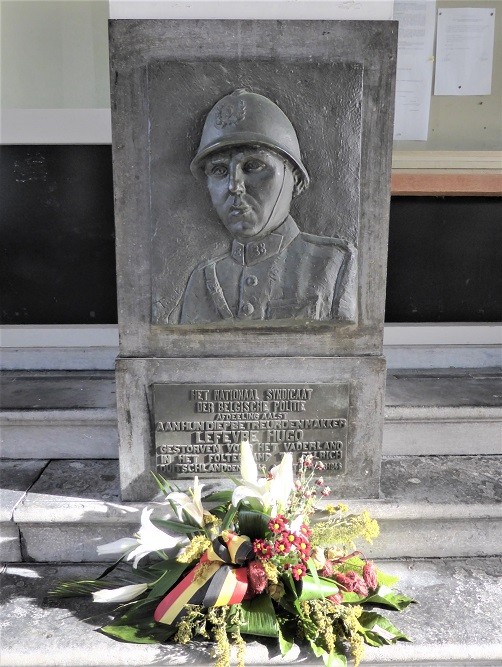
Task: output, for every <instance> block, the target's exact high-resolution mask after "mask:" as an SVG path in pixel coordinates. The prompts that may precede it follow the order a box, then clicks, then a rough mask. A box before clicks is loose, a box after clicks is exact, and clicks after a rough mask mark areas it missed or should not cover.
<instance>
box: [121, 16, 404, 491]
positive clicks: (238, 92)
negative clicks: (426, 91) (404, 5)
mask: <svg viewBox="0 0 502 667" xmlns="http://www.w3.org/2000/svg"><path fill="white" fill-rule="evenodd" d="M110 36H111V37H110V39H111V83H112V113H113V160H114V179H115V204H116V205H115V211H116V234H117V267H118V270H117V274H118V306H119V327H120V357H119V359H118V361H117V386H118V411H119V431H120V465H121V486H122V496H123V499H124V500H147V499H149V498H151V497H152V495H153V494H154V492H155V487H154V484H153V482H152V479H151V475H150V470H155V469H157V470H158V471H159V472H161V473H162V474H164V475H165V476H166V477H173V478H175V479H176V481H177V483H178V484H179V485H180V486H184V485H185V486H186V485H189V484H190V478H193V475H194V474H199V475H200V476H201V477H205V478H207V479H205V482H207V483H208V484H209V485H210V486H215V485H216V486H217V485H219V484H222V483H224V479H225V475H226V473H230V474H234V472H235V467H236V466H237V465H238V461H237V459H236V456H235V454H236V450H235V445H236V444H238V442H239V441H240V439H241V438H242V437H248V436H250V438H251V441H252V442H254V444H255V451H256V453H257V456H258V458H259V459H260V462H261V463H263V465H264V466H265V467H266V466H267V465H272V464H273V463H274V461H275V460H277V458H278V456H280V452H281V451H292V452H293V453H295V455H296V456H300V455H301V454H306V453H309V452H310V453H312V454H314V455H315V456H316V457H317V458H318V459H319V460H322V461H325V462H326V475H325V478H327V479H329V483H330V486H331V487H332V488H333V490H334V492H335V493H336V495H337V496H339V497H362V498H364V497H377V496H378V492H379V469H380V452H381V431H382V420H383V392H384V382H385V380H384V372H385V362H384V359H383V358H382V356H381V355H382V339H383V320H384V303H385V272H386V255H387V232H388V206H389V196H390V192H389V183H390V165H391V144H392V115H393V114H392V111H393V89H394V71H395V56H396V42H397V39H396V37H397V28H396V24H395V23H393V22H376V21H375V22H343V21H342V22H335V21H217V20H214V21H123V20H122V21H112V22H111V29H110ZM260 114H261V116H260ZM257 118H258V119H260V122H261V125H259V127H258V126H257V123H258V120H256V119H257ZM253 124H254V125H253ZM214 137H216V139H215V138H214ZM236 137H242V140H238V139H236ZM211 142H212V143H211ZM244 149H245V151H248V153H249V152H250V153H249V154H248V153H245V155H244V158H243V157H242V155H240V153H239V151H240V152H242V151H243V150H244ZM225 151H226V152H225ZM214 156H219V157H218V159H219V160H220V162H221V159H223V161H224V164H223V167H222V166H221V164H217V165H216V168H215V170H213V167H214V160H213V157H214ZM221 156H223V158H222V157H221ZM194 158H195V159H194ZM199 159H200V163H199V162H198V160H199ZM209 159H211V160H213V162H211V165H210V167H211V168H209V167H208V160H209ZM239 160H241V161H240V162H238V161H239ZM217 161H218V160H216V162H217ZM225 161H226V162H225ZM277 165H278V166H277ZM271 169H272V170H273V169H275V170H276V171H275V172H273V173H276V176H275V178H276V181H277V183H279V184H280V187H277V188H276V189H275V190H274V187H275V181H272V180H271V181H270V182H268V181H267V183H266V184H265V185H263V184H262V185H261V186H260V187H257V188H256V189H255V190H253V189H252V188H253V187H254V185H253V183H256V182H257V181H256V179H258V178H260V177H261V176H259V174H267V173H268V171H267V170H269V171H270V170H271ZM281 169H283V170H284V171H283V172H281ZM222 170H223V171H225V173H226V172H227V171H228V172H230V171H231V170H237V171H239V173H240V174H241V176H242V174H245V176H243V178H244V185H242V189H240V188H241V186H240V185H238V186H236V188H234V185H232V186H231V185H228V188H231V189H232V190H231V196H232V197H233V199H232V202H233V203H232V202H231V205H232V206H233V208H225V206H226V204H225V203H223V204H221V203H220V204H219V203H218V197H219V196H220V195H219V194H218V193H219V190H218V188H219V187H220V185H219V184H218V183H217V184H216V186H215V185H214V182H213V181H214V180H215V179H217V178H220V176H221V178H223V176H222V174H223V171H222ZM235 173H236V172H235ZM235 173H234V176H232V177H228V178H230V180H232V179H234V178H235ZM271 173H272V172H271ZM194 176H195V178H194ZM225 178H226V176H225ZM281 178H282V181H280V179H281ZM211 179H213V180H211ZM245 179H248V180H247V181H246V180H245ZM252 179H255V181H253V180H252ZM288 179H289V180H288ZM309 180H310V183H309ZM293 182H294V186H293V185H292V183H293ZM270 183H271V185H270ZM288 183H289V184H290V187H291V188H293V189H292V195H291V196H292V197H293V201H292V203H291V207H290V210H289V215H288V216H287V218H285V219H284V216H283V218H281V219H280V220H277V223H276V224H275V223H274V217H273V216H274V215H276V211H277V210H279V209H280V207H281V206H283V208H284V197H285V194H284V193H285V192H287V188H288ZM206 185H207V186H208V187H209V193H208V191H207V189H206ZM307 186H308V188H307ZM267 188H268V189H269V190H270V193H271V194H270V197H269V199H268V200H267V196H268V195H267V192H268V190H267ZM209 194H210V195H211V198H210V197H209ZM225 196H230V195H225ZM291 196H290V198H291ZM252 197H254V199H252ZM222 201H224V202H225V201H226V200H225V199H224V198H223V200H222ZM288 201H289V200H288ZM256 202H258V203H259V204H260V206H261V208H259V206H258V207H256V206H255V204H256ZM269 203H270V206H269V207H268V208H267V206H268V204H269ZM272 204H273V205H272ZM262 205H263V206H262ZM228 206H229V207H230V203H229V204H228ZM262 209H263V210H265V209H266V210H267V211H268V212H267V213H266V215H267V216H268V218H266V217H265V218H263V224H265V221H266V220H268V222H266V225H270V227H271V229H270V230H268V231H267V226H266V225H265V227H260V224H261V223H260V221H259V220H258V223H256V224H258V228H259V229H258V228H257V229H258V231H257V232H256V235H253V234H254V232H253V233H252V234H251V235H250V236H249V237H246V236H245V235H244V236H243V235H242V234H241V233H240V232H239V233H238V232H236V231H235V229H236V227H237V225H234V221H235V220H237V219H238V220H240V219H241V218H242V220H244V223H243V224H248V222H249V225H251V224H253V225H254V224H255V221H254V218H252V216H253V215H254V214H255V213H256V211H257V210H259V212H260V214H261V211H262ZM250 211H251V213H250ZM284 211H285V214H286V213H287V212H288V209H287V208H284ZM257 215H258V214H257ZM263 215H265V214H263ZM225 216H227V217H225ZM259 217H260V216H259V215H258V218H259ZM222 223H223V224H222ZM234 228H235V229H234ZM260 230H261V231H260ZM239 234H241V235H239Z"/></svg>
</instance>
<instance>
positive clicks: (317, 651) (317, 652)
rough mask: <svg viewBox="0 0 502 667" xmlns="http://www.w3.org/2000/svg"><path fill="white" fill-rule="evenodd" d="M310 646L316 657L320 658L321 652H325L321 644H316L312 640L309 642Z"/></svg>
mask: <svg viewBox="0 0 502 667" xmlns="http://www.w3.org/2000/svg"><path fill="white" fill-rule="evenodd" d="M309 644H310V648H311V649H312V653H313V654H314V655H315V657H316V658H320V657H321V655H323V653H326V651H325V650H324V649H323V648H322V646H317V644H316V643H314V642H313V641H310V642H309Z"/></svg>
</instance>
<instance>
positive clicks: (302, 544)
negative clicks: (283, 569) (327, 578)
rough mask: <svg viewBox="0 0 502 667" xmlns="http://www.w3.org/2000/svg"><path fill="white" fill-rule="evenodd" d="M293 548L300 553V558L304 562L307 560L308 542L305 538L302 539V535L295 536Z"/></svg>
mask: <svg viewBox="0 0 502 667" xmlns="http://www.w3.org/2000/svg"><path fill="white" fill-rule="evenodd" d="M295 546H296V548H297V549H298V551H299V552H300V557H301V558H303V559H304V560H307V559H308V558H309V556H310V552H311V546H310V542H309V541H308V540H307V539H306V538H305V537H303V535H297V536H296V539H295Z"/></svg>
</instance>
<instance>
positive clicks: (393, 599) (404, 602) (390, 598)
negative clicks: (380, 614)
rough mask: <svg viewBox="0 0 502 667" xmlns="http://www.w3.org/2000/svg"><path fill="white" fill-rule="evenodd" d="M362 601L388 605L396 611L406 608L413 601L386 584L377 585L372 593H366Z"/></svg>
mask: <svg viewBox="0 0 502 667" xmlns="http://www.w3.org/2000/svg"><path fill="white" fill-rule="evenodd" d="M363 601H364V602H371V603H373V604H378V605H382V606H384V607H390V609H395V610H397V611H402V610H403V609H406V607H407V606H408V605H409V604H411V603H412V602H414V600H413V599H412V598H410V597H408V596H407V595H403V594H402V593H396V591H393V590H392V589H391V588H389V587H388V586H379V587H378V588H377V590H376V591H375V592H374V593H371V594H370V595H368V597H367V598H364V600H363Z"/></svg>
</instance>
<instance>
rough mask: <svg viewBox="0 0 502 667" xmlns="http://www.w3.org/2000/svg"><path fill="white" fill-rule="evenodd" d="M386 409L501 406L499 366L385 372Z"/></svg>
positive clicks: (501, 385)
mask: <svg viewBox="0 0 502 667" xmlns="http://www.w3.org/2000/svg"><path fill="white" fill-rule="evenodd" d="M385 405H386V407H387V408H390V407H396V406H403V407H404V406H414V407H431V408H442V407H470V408H475V407H484V408H491V407H493V408H496V407H498V408H500V407H502V370H501V369H500V368H491V369H490V368H486V369H474V368H473V369H462V368H438V369H431V370H421V369H420V370H419V369H415V370H413V369H402V370H399V369H397V370H396V369H393V370H392V371H389V372H388V373H387V385H386V390H385Z"/></svg>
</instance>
